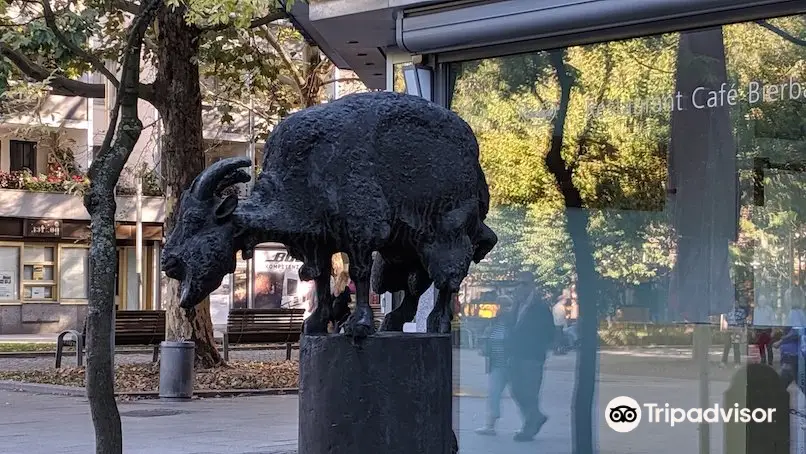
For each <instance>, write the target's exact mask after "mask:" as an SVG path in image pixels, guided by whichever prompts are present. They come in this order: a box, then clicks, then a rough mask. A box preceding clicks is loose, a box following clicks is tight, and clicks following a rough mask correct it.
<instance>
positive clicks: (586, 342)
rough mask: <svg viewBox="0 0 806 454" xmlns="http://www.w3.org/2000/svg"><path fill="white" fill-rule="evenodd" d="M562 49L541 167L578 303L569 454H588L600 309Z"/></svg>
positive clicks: (555, 59) (554, 58)
mask: <svg viewBox="0 0 806 454" xmlns="http://www.w3.org/2000/svg"><path fill="white" fill-rule="evenodd" d="M564 58H565V51H553V52H551V64H552V66H553V67H554V70H555V72H556V74H557V79H558V81H559V83H560V106H559V109H558V111H557V116H556V117H555V118H554V121H553V126H552V130H553V131H552V138H551V148H550V149H549V153H548V155H546V167H547V168H548V169H549V171H550V172H551V173H552V174H553V175H554V178H555V180H556V181H557V186H558V188H559V189H560V192H561V193H562V196H563V200H564V202H565V207H566V222H567V224H566V229H567V230H568V234H569V236H570V237H571V245H572V249H573V251H574V260H575V261H576V274H577V304H578V308H579V314H578V323H579V340H580V348H579V352H578V356H577V361H576V383H575V384H574V406H573V411H572V414H573V420H572V432H573V452H574V454H593V453H594V451H595V446H596V443H595V440H594V438H593V400H594V397H595V391H596V370H597V362H598V358H597V354H596V352H597V345H598V342H599V336H598V329H597V328H598V326H597V325H598V320H599V311H598V308H597V304H596V303H597V297H596V292H597V281H598V276H597V275H596V267H595V262H594V260H593V248H592V246H591V240H590V236H589V235H588V213H587V212H586V211H585V210H584V209H583V208H582V195H581V194H580V192H579V189H577V188H576V186H574V182H573V170H572V169H571V168H570V167H569V166H568V163H566V162H565V160H564V159H563V157H562V144H563V138H564V136H565V118H566V115H567V113H568V103H569V100H570V97H571V87H572V86H573V83H574V81H573V78H572V76H571V74H569V72H568V70H567V68H566V66H565V62H564Z"/></svg>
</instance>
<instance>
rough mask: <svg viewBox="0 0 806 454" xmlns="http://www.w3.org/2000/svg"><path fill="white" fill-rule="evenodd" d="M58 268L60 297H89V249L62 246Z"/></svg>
mask: <svg viewBox="0 0 806 454" xmlns="http://www.w3.org/2000/svg"><path fill="white" fill-rule="evenodd" d="M60 259H61V264H60V268H59V273H60V276H59V284H60V285H61V293H60V296H61V298H62V299H87V298H88V297H89V249H84V248H62V252H61V257H60Z"/></svg>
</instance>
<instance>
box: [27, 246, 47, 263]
mask: <svg viewBox="0 0 806 454" xmlns="http://www.w3.org/2000/svg"><path fill="white" fill-rule="evenodd" d="M23 250H24V251H25V253H24V254H25V255H24V256H23V259H24V261H25V262H26V263H35V262H52V261H53V257H54V252H53V247H52V246H47V247H42V246H28V245H26V246H25V247H24V248H23Z"/></svg>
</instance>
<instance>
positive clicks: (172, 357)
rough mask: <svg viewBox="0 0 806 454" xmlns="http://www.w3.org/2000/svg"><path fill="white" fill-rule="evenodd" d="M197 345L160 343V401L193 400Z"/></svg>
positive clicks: (176, 342) (183, 342)
mask: <svg viewBox="0 0 806 454" xmlns="http://www.w3.org/2000/svg"><path fill="white" fill-rule="evenodd" d="M195 353H196V344H195V343H193V342H186V341H163V342H162V343H160V399H161V400H171V401H183V400H190V399H191V398H193V379H194V369H193V361H194V357H195Z"/></svg>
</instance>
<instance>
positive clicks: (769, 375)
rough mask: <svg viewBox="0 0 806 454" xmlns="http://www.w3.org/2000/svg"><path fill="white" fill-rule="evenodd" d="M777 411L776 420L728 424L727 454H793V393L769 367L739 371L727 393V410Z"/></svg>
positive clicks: (755, 367)
mask: <svg viewBox="0 0 806 454" xmlns="http://www.w3.org/2000/svg"><path fill="white" fill-rule="evenodd" d="M734 404H739V408H747V409H750V410H754V409H759V408H763V409H767V408H774V409H775V412H774V413H773V421H772V422H770V423H768V422H754V421H750V422H748V423H742V422H733V421H731V422H728V423H726V424H725V444H724V447H725V448H724V451H725V454H789V449H790V439H789V432H790V428H789V392H787V390H786V388H785V387H784V386H783V384H782V383H781V379H780V377H779V375H778V374H777V373H776V372H775V370H774V369H773V368H772V367H770V366H768V365H766V364H749V365H747V366H745V367H743V368H741V369H739V370H738V371H737V372H736V374H735V375H734V376H733V379H732V380H731V384H730V387H729V388H728V389H727V391H725V401H724V406H725V408H733V407H734Z"/></svg>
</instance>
